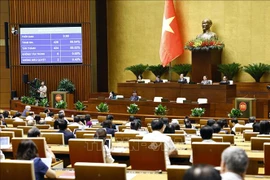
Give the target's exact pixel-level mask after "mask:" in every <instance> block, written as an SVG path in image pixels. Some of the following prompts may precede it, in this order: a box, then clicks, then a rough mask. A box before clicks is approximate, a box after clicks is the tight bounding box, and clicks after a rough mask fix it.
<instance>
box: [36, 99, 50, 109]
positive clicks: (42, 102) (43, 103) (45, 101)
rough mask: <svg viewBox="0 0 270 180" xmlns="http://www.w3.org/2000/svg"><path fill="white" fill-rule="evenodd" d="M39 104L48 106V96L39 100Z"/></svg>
mask: <svg viewBox="0 0 270 180" xmlns="http://www.w3.org/2000/svg"><path fill="white" fill-rule="evenodd" d="M38 105H39V106H42V107H47V106H48V99H47V98H43V99H41V100H40V101H39V102H38Z"/></svg>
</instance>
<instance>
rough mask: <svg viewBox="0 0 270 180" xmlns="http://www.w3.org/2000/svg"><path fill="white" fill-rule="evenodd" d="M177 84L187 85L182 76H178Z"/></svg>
mask: <svg viewBox="0 0 270 180" xmlns="http://www.w3.org/2000/svg"><path fill="white" fill-rule="evenodd" d="M177 82H178V83H181V84H187V80H186V79H185V78H184V74H180V76H179V79H178V81H177Z"/></svg>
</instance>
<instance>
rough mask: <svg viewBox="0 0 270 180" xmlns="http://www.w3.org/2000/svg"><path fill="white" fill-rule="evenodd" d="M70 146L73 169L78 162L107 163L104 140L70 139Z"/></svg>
mask: <svg viewBox="0 0 270 180" xmlns="http://www.w3.org/2000/svg"><path fill="white" fill-rule="evenodd" d="M68 144H69V157H70V163H71V165H72V167H74V164H75V163H76V162H96V163H105V159H104V149H103V148H104V143H103V140H102V139H69V143H68Z"/></svg>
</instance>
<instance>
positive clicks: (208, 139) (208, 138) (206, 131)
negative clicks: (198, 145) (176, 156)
mask: <svg viewBox="0 0 270 180" xmlns="http://www.w3.org/2000/svg"><path fill="white" fill-rule="evenodd" d="M213 133H214V130H213V128H212V127H211V126H203V127H202V128H201V129H200V134H201V137H202V139H203V140H202V142H204V143H215V141H213V140H212V136H213ZM189 162H190V163H193V152H192V154H191V155H190V159H189Z"/></svg>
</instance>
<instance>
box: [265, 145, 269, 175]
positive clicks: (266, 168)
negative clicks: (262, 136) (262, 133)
mask: <svg viewBox="0 0 270 180" xmlns="http://www.w3.org/2000/svg"><path fill="white" fill-rule="evenodd" d="M263 146H264V147H263V150H264V174H265V175H270V143H264V145H263Z"/></svg>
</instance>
